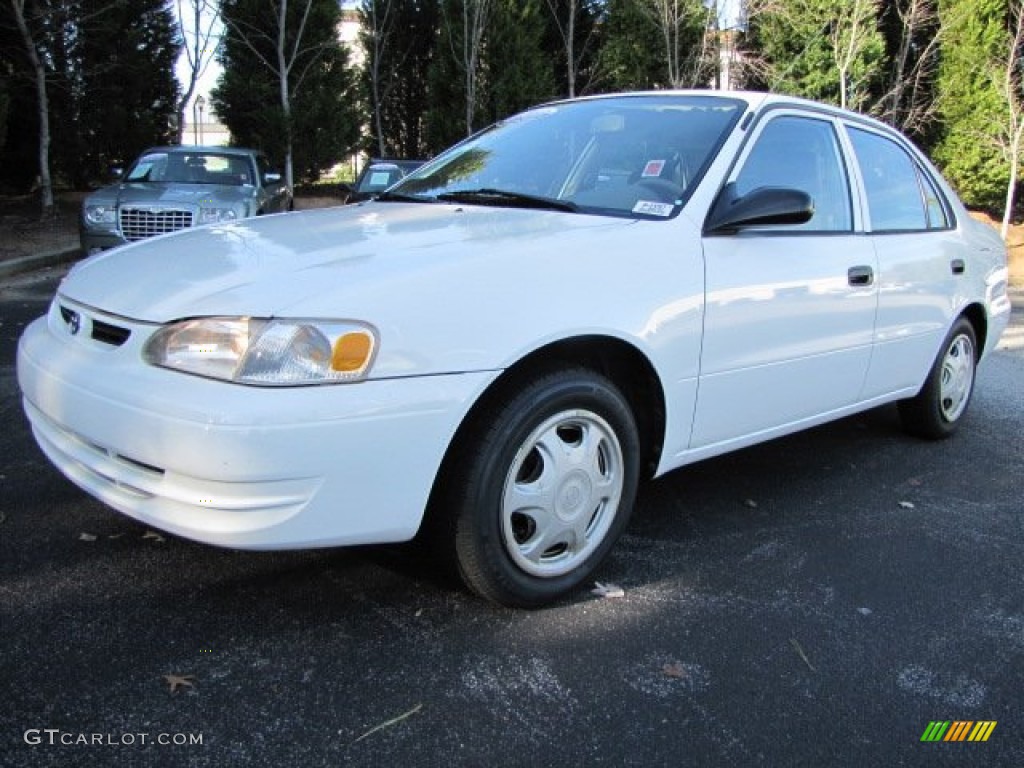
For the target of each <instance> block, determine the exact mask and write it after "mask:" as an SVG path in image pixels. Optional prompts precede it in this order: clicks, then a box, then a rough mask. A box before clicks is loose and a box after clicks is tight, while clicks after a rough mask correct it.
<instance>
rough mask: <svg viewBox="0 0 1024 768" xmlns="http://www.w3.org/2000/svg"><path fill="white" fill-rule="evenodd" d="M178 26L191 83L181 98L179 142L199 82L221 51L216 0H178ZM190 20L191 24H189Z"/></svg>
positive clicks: (179, 105) (177, 127)
mask: <svg viewBox="0 0 1024 768" xmlns="http://www.w3.org/2000/svg"><path fill="white" fill-rule="evenodd" d="M176 11H177V15H178V26H179V27H180V28H181V34H182V37H183V38H184V40H185V45H184V46H183V50H184V52H185V58H186V60H187V61H188V83H187V85H186V86H185V91H184V93H182V95H181V98H180V99H178V105H177V107H178V109H177V115H178V118H177V119H178V124H177V126H175V130H176V132H177V136H178V143H179V144H181V142H182V139H183V138H184V135H185V110H186V109H187V108H188V103H189V102H190V101H191V100H192V97H193V96H194V95H195V92H196V85H197V84H198V82H199V79H200V78H201V77H202V76H203V74H204V73H205V72H206V69H207V67H209V65H210V62H211V61H213V57H214V54H215V53H216V51H217V43H218V42H219V41H218V35H217V32H216V30H217V28H218V17H217V16H218V12H217V6H216V4H215V2H214V0H177V3H176ZM186 18H189V19H190V22H189V23H188V24H186V23H185V19H186Z"/></svg>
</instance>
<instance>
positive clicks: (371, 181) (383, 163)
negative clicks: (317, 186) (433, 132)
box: [346, 158, 424, 203]
mask: <svg viewBox="0 0 1024 768" xmlns="http://www.w3.org/2000/svg"><path fill="white" fill-rule="evenodd" d="M423 162H424V161H423V160H394V159H391V158H374V159H372V160H370V162H368V163H367V164H366V165H365V166H364V167H363V170H362V171H360V173H359V177H358V178H357V179H356V183H355V184H353V185H352V193H351V194H350V195H349V196H348V200H347V201H346V202H349V203H358V202H360V201H362V200H369V199H370V198H371V197H376V196H377V195H379V194H380V193H381V192H383V191H384V190H385V189H387V188H388V187H390V186H392V185H393V184H395V183H397V182H399V181H401V180H402V179H404V178H405V177H406V176H407V175H408V174H410V173H412V172H413V171H415V170H416V169H417V168H419V167H420V166H421V165H423Z"/></svg>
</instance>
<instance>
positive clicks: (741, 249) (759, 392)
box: [690, 112, 878, 452]
mask: <svg viewBox="0 0 1024 768" xmlns="http://www.w3.org/2000/svg"><path fill="white" fill-rule="evenodd" d="M755 131H756V133H755V135H754V137H753V140H752V141H751V142H750V143H748V149H747V151H745V153H744V154H743V156H742V157H741V161H740V162H739V163H738V164H737V166H736V168H735V169H734V170H733V172H732V174H731V176H730V180H731V181H735V184H736V192H737V193H738V194H740V195H743V194H745V193H747V192H749V191H751V190H753V189H756V188H758V187H787V188H795V189H799V190H802V191H804V192H807V193H808V194H809V195H810V196H811V198H812V200H813V202H814V207H815V213H814V216H813V218H812V219H811V220H810V221H808V222H806V223H805V224H800V225H776V226H770V227H768V226H766V227H759V228H751V229H744V230H742V231H740V232H739V233H736V234H732V235H711V236H706V237H705V238H704V258H705V273H706V278H705V283H706V309H705V319H704V343H703V348H702V353H701V370H700V383H699V391H698V397H697V408H696V413H695V420H694V429H693V435H692V439H691V445H690V447H691V449H695V450H702V449H703V450H710V451H712V452H717V449H716V448H721V449H724V448H725V447H727V446H728V444H730V443H737V442H740V443H742V442H752V440H751V438H755V439H756V438H758V437H766V436H768V434H769V433H771V432H773V431H778V432H782V431H788V430H789V429H791V428H796V427H797V426H799V425H802V424H804V423H807V422H809V421H813V420H815V419H816V418H817V417H820V416H822V415H824V414H828V413H832V412H835V411H839V410H841V409H843V408H844V407H847V406H850V405H852V404H853V403H855V402H857V401H858V399H859V398H860V393H861V391H862V389H863V386H864V379H865V375H866V373H867V370H868V365H869V363H870V360H871V345H872V338H873V332H874V322H875V311H876V307H877V302H878V294H877V288H876V285H875V274H876V273H877V267H876V263H875V253H874V249H873V248H872V245H871V242H870V241H869V238H867V237H865V236H864V235H863V234H861V233H858V232H856V230H855V227H854V206H853V202H852V200H853V198H852V196H851V194H850V180H849V174H848V173H847V169H846V163H845V162H844V159H843V152H842V150H841V148H840V147H841V144H840V141H839V138H838V132H837V128H836V125H835V124H834V123H833V121H832V120H831V119H828V118H825V117H820V118H819V117H816V116H808V115H803V114H800V113H792V112H789V113H786V112H780V113H776V114H774V116H772V117H771V118H770V119H767V120H763V121H761V122H760V123H759V124H758V126H757V127H756V128H755Z"/></svg>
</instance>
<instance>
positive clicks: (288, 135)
mask: <svg viewBox="0 0 1024 768" xmlns="http://www.w3.org/2000/svg"><path fill="white" fill-rule="evenodd" d="M287 17H288V0H281V7H280V9H279V11H278V23H277V74H278V85H279V88H280V94H281V113H282V115H283V117H284V132H285V154H284V183H285V185H286V186H287V187H288V194H289V195H293V196H294V194H295V168H294V164H293V162H292V148H293V147H292V104H291V94H289V93H288V70H289V67H288V64H287V62H286V61H285V43H286V38H285V23H286V20H287Z"/></svg>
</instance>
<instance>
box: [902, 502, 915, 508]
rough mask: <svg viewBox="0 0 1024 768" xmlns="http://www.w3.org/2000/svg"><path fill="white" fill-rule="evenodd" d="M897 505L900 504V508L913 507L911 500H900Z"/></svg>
mask: <svg viewBox="0 0 1024 768" xmlns="http://www.w3.org/2000/svg"><path fill="white" fill-rule="evenodd" d="M899 505H900V509H913V508H914V502H912V501H901V502H899Z"/></svg>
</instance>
